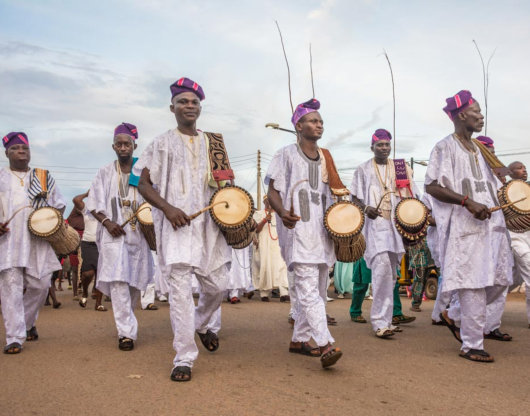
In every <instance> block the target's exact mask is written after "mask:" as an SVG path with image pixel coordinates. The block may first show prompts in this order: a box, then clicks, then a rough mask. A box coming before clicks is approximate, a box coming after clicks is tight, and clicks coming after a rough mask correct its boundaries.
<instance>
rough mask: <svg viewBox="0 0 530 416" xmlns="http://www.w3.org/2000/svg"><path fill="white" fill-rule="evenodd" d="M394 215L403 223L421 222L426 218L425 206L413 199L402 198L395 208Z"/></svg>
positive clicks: (415, 223) (414, 223)
mask: <svg viewBox="0 0 530 416" xmlns="http://www.w3.org/2000/svg"><path fill="white" fill-rule="evenodd" d="M396 216H397V217H398V219H399V221H400V222H401V223H402V224H403V225H417V224H421V223H422V222H423V221H425V219H426V218H427V208H426V207H425V205H424V204H423V203H422V202H421V201H419V200H417V199H415V198H410V199H403V200H401V202H400V203H399V205H398V206H397V209H396Z"/></svg>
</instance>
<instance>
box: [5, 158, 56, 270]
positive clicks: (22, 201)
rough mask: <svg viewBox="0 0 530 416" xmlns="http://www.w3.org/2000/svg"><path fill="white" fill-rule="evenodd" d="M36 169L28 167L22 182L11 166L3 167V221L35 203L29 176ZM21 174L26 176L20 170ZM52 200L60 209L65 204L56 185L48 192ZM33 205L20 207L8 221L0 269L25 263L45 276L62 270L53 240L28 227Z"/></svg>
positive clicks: (22, 265)
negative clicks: (37, 233)
mask: <svg viewBox="0 0 530 416" xmlns="http://www.w3.org/2000/svg"><path fill="white" fill-rule="evenodd" d="M32 173H33V169H31V170H30V171H28V173H27V174H26V176H25V178H24V185H23V186H21V184H20V179H19V178H17V177H15V175H14V174H13V173H12V172H11V170H10V169H9V168H8V167H5V168H3V169H0V223H4V222H6V221H7V220H8V219H9V218H10V217H11V215H12V214H13V213H14V212H15V211H16V210H17V209H18V208H20V207H23V206H26V205H31V200H30V199H29V197H28V187H29V180H30V179H29V178H30V177H31V175H32ZM17 174H18V175H19V176H20V177H22V174H21V173H20V172H17ZM48 204H49V205H50V206H52V207H55V208H57V209H62V208H64V207H65V202H64V200H63V196H62V195H61V193H60V192H59V190H58V189H57V185H55V186H54V187H53V189H52V190H51V191H50V193H49V195H48ZM31 212H32V209H30V208H27V209H23V210H22V211H20V212H19V213H18V214H17V215H15V217H14V218H13V219H12V220H11V222H10V223H9V225H8V228H9V230H10V231H9V232H8V233H6V234H4V235H3V236H1V237H0V253H2V254H1V255H0V271H3V270H7V269H10V268H12V267H24V268H25V269H26V274H28V275H29V276H32V277H35V278H37V279H41V278H44V277H48V276H49V275H51V274H52V273H53V272H54V271H55V270H61V263H59V261H58V260H57V255H56V254H55V252H54V251H53V249H52V247H51V246H50V243H48V242H47V241H46V240H44V239H42V238H38V237H35V236H33V235H32V234H31V233H30V232H29V229H28V217H29V215H30V214H31Z"/></svg>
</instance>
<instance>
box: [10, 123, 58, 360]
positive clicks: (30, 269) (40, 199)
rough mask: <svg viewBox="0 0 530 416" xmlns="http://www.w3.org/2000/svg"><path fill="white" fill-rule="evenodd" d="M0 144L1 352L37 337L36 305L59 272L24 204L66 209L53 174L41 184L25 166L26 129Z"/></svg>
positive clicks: (27, 152)
mask: <svg viewBox="0 0 530 416" xmlns="http://www.w3.org/2000/svg"><path fill="white" fill-rule="evenodd" d="M2 143H3V145H4V147H5V149H6V150H5V153H6V156H7V158H8V159H9V166H8V167H4V168H2V169H0V253H1V254H0V301H1V303H2V316H3V318H4V324H5V328H6V346H5V348H4V353H6V354H17V353H19V352H21V351H22V344H23V343H24V341H26V340H27V341H36V340H37V339H38V337H39V335H38V333H37V328H36V327H35V322H36V320H37V316H38V314H39V309H40V307H41V306H42V305H44V301H45V300H46V296H47V295H48V289H49V287H50V284H51V275H52V273H53V272H54V271H55V270H61V264H60V263H59V261H58V260H57V256H56V255H55V253H54V251H53V249H52V247H51V246H50V244H49V243H48V242H47V241H45V240H43V239H40V238H36V237H34V236H32V235H31V234H30V232H29V230H28V225H27V224H28V217H29V215H30V213H31V210H30V209H26V208H25V207H32V208H33V209H36V208H40V207H43V206H45V205H49V206H52V207H55V208H57V209H58V210H60V211H61V212H64V208H65V202H64V200H63V197H62V195H61V193H60V192H59V189H58V188H57V186H56V184H55V180H54V179H53V178H52V177H51V175H49V174H47V175H45V177H44V178H43V181H42V182H41V181H40V180H39V177H40V176H41V175H40V173H43V172H44V171H40V172H39V170H36V169H33V168H30V167H29V162H30V159H31V153H30V148H29V141H28V137H27V136H26V135H25V134H24V133H22V132H13V133H9V134H8V135H6V136H4V137H3V138H2ZM9 220H11V221H9ZM8 222H9V223H8ZM24 288H26V292H25V293H24Z"/></svg>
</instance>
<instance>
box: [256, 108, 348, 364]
mask: <svg viewBox="0 0 530 416" xmlns="http://www.w3.org/2000/svg"><path fill="white" fill-rule="evenodd" d="M319 108H320V103H319V102H318V101H317V100H315V99H312V100H309V101H307V102H305V103H303V104H300V105H299V106H297V108H296V111H295V112H294V114H293V117H292V120H291V121H292V123H293V125H294V126H295V128H296V132H297V134H298V143H294V144H291V145H289V146H286V147H284V148H283V149H280V150H279V151H278V152H277V153H276V154H275V155H274V157H273V159H272V161H271V163H270V165H269V169H268V172H267V176H266V178H265V184H266V185H268V186H269V189H268V199H269V202H270V204H271V206H272V208H273V209H274V211H276V215H277V217H278V219H279V220H281V221H278V226H277V228H278V238H279V243H280V247H281V252H282V257H283V258H284V260H285V263H286V264H287V267H288V268H289V269H290V270H292V271H293V273H294V278H293V280H294V287H291V288H290V289H291V292H293V291H295V292H296V297H297V299H298V301H297V304H296V306H295V307H297V308H298V310H297V311H296V314H295V316H296V318H295V323H294V331H293V336H292V339H291V343H290V345H289V351H290V352H293V353H299V354H304V355H308V356H312V357H318V356H320V360H321V364H322V366H323V367H328V366H331V365H333V364H335V363H336V362H337V360H338V359H339V358H340V357H341V356H342V351H341V350H340V348H338V347H337V348H336V347H334V346H333V342H334V339H333V337H332V336H331V334H330V332H329V330H328V325H327V319H326V305H325V299H326V289H327V282H328V269H329V268H330V267H331V266H332V265H333V264H334V263H335V260H336V258H335V253H334V249H333V242H332V241H331V238H330V237H329V235H328V233H327V231H326V230H325V228H324V225H323V218H324V213H325V211H326V209H327V207H328V206H329V205H331V203H332V202H333V201H332V199H331V198H332V197H331V192H330V186H329V185H328V184H327V183H324V182H323V177H322V175H323V172H322V171H321V162H322V160H321V158H323V156H322V152H321V150H320V149H319V147H318V146H317V141H318V140H319V139H320V138H321V137H322V134H323V132H324V127H323V121H322V118H321V116H320V114H319V113H318V111H317V110H318V109H319ZM291 203H292V210H291V211H290V209H289V208H290V205H291ZM285 206H287V207H288V208H285ZM311 338H313V339H314V340H315V342H316V343H317V345H318V348H314V347H312V346H311V345H310V344H309V341H310V339H311Z"/></svg>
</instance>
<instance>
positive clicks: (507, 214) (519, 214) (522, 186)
mask: <svg viewBox="0 0 530 416" xmlns="http://www.w3.org/2000/svg"><path fill="white" fill-rule="evenodd" d="M497 195H498V197H499V202H500V205H507V204H511V203H513V202H515V203H514V204H513V205H510V206H509V207H504V208H503V209H502V212H503V214H504V218H505V220H506V228H508V230H510V231H513V232H516V233H524V232H525V231H528V230H530V185H528V184H527V183H526V182H524V181H522V180H519V179H514V180H512V181H510V182H508V183H507V184H505V185H504V186H503V187H502V188H501V189H499V191H498V192H497ZM523 198H524V199H523ZM521 199H523V200H522V201H521ZM516 201H519V202H516Z"/></svg>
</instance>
